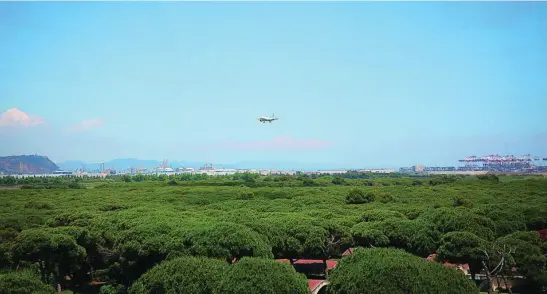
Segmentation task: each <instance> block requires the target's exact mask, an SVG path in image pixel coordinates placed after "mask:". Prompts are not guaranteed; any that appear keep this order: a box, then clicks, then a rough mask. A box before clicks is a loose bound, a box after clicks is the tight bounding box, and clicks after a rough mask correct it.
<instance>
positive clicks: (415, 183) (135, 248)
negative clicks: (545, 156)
mask: <svg viewBox="0 0 547 294" xmlns="http://www.w3.org/2000/svg"><path fill="white" fill-rule="evenodd" d="M0 200H1V203H2V205H0V264H1V267H2V268H1V272H0V293H56V292H58V291H61V292H63V293H70V292H72V293H135V294H136V293H311V290H310V289H309V287H308V283H307V279H311V278H314V279H325V280H326V281H328V285H327V286H326V287H324V288H323V289H322V291H323V292H326V293H466V294H467V293H479V292H491V293H492V292H494V291H495V292H497V291H502V292H512V293H545V291H546V287H547V267H546V254H547V242H545V239H544V238H542V236H543V237H544V235H542V232H544V231H542V230H544V229H546V228H547V179H545V177H542V176H503V175H500V176H495V175H485V176H478V177H474V176H473V177H471V176H469V177H463V176H461V177H448V176H435V177H419V176H409V175H400V174H391V175H372V174H361V173H347V174H344V175H338V176H332V175H324V176H307V175H300V176H259V175H255V174H249V173H242V174H236V175H234V176H218V177H206V176H200V175H176V176H174V175H172V176H166V175H160V176H155V175H154V176H151V175H136V176H127V175H125V176H111V177H107V178H105V179H91V178H72V177H65V178H25V179H18V178H12V177H4V178H0ZM348 252H349V254H348ZM303 259H310V260H318V261H320V263H319V268H318V269H316V268H311V267H304V266H299V265H298V261H299V260H303ZM281 260H285V261H286V262H283V261H281ZM333 260H336V261H337V262H338V263H337V265H336V266H335V267H334V268H330V267H329V266H328V262H330V261H333ZM449 265H465V268H466V270H467V274H466V273H465V272H464V271H462V270H460V269H458V268H457V267H456V266H449ZM321 293H322V292H321Z"/></svg>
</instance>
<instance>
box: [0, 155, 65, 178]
mask: <svg viewBox="0 0 547 294" xmlns="http://www.w3.org/2000/svg"><path fill="white" fill-rule="evenodd" d="M56 170H59V166H57V165H56V164H55V163H53V161H51V160H50V159H49V158H48V157H47V156H40V155H15V156H4V157H0V172H1V173H6V174H46V173H52V172H54V171H56Z"/></svg>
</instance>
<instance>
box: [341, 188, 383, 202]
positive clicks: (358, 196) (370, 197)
mask: <svg viewBox="0 0 547 294" xmlns="http://www.w3.org/2000/svg"><path fill="white" fill-rule="evenodd" d="M375 198H376V195H375V193H374V192H372V191H369V192H367V193H365V192H364V191H363V190H361V189H358V188H354V189H351V190H350V191H349V192H348V194H347V195H346V204H361V203H369V202H372V201H374V199H375Z"/></svg>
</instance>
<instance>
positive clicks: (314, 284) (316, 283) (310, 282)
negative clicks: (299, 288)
mask: <svg viewBox="0 0 547 294" xmlns="http://www.w3.org/2000/svg"><path fill="white" fill-rule="evenodd" d="M323 281H324V280H308V288H310V290H311V291H313V290H314V289H315V288H317V286H319V284H321V283H323Z"/></svg>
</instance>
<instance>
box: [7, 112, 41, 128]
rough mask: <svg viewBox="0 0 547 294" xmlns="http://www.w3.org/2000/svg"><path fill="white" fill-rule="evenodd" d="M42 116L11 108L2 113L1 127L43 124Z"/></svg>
mask: <svg viewBox="0 0 547 294" xmlns="http://www.w3.org/2000/svg"><path fill="white" fill-rule="evenodd" d="M44 122H45V121H44V119H43V118H42V117H40V116H37V115H32V114H27V113H25V112H23V111H21V110H19V109H17V108H11V109H8V110H6V112H4V113H2V114H1V115H0V127H32V126H37V125H40V124H43V123H44Z"/></svg>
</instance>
